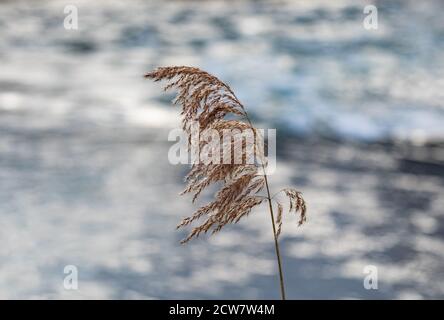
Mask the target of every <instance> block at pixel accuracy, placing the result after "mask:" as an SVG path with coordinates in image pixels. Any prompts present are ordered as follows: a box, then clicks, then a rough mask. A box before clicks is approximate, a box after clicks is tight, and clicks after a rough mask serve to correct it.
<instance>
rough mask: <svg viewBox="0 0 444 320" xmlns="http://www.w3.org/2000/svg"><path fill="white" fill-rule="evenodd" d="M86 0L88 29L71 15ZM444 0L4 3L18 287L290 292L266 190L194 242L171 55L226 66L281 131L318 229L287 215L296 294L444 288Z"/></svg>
mask: <svg viewBox="0 0 444 320" xmlns="http://www.w3.org/2000/svg"><path fill="white" fill-rule="evenodd" d="M68 4H74V5H76V6H77V8H78V13H79V29H78V30H65V29H64V27H63V20H64V18H65V16H66V14H64V7H65V6H66V5H68ZM367 4H374V5H376V6H377V8H378V10H379V21H378V22H379V27H378V29H377V30H366V29H365V28H364V27H363V24H362V22H363V19H364V17H365V15H364V14H363V8H364V6H365V5H367ZM443 9H444V2H442V1H439V0H436V1H432V0H428V1H401V0H399V1H396V0H393V1H376V0H375V1H372V2H368V1H355V0H341V1H328V0H322V1H319V0H316V1H314V0H310V1H229V2H222V1H123V0H122V1H115V0H113V1H77V0H73V1H43V0H41V1H30V0H29V1H0V61H1V62H0V243H1V245H0V298H3V299H10V298H26V299H29V298H35V299H47V298H49V299H54V298H68V299H70V298H83V299H96V298H108V299H111V298H117V299H158V298H160V299H165V298H191V299H197V298H232V299H236V298H259V299H262V298H271V299H274V298H279V291H278V282H277V281H278V280H277V272H276V262H275V260H274V247H273V241H272V233H271V228H270V220H269V216H268V213H267V211H266V209H265V207H264V208H263V209H260V210H256V211H255V212H254V214H252V215H250V217H249V218H248V219H245V220H243V221H242V222H241V223H239V224H238V225H235V226H228V227H226V228H225V229H224V232H221V233H220V234H218V235H217V236H215V237H213V238H211V239H208V240H207V239H198V240H196V241H193V242H191V243H189V244H188V245H186V246H181V245H180V244H179V240H180V239H181V238H182V237H183V236H184V235H185V232H184V231H182V232H180V231H175V226H176V224H177V223H178V222H179V221H180V220H181V218H182V217H184V216H186V215H188V214H190V213H191V212H193V209H195V206H193V205H191V204H190V199H189V198H187V197H179V196H178V195H177V194H178V193H179V192H180V191H181V190H182V187H183V183H182V177H183V175H184V173H185V172H186V170H187V167H186V166H172V165H170V164H169V163H168V159H167V152H168V149H169V147H170V145H171V143H170V142H168V141H167V135H168V131H169V130H170V129H172V128H174V127H176V126H177V125H178V113H179V112H178V110H177V108H174V107H171V106H170V99H171V97H172V96H171V95H165V94H164V93H163V92H162V91H161V88H160V86H159V85H156V84H152V83H150V82H149V81H146V80H144V79H143V78H142V75H143V74H144V73H145V72H147V71H149V70H151V69H152V68H154V67H156V66H162V65H192V66H197V67H200V68H202V69H205V70H207V71H209V72H211V73H213V74H215V75H216V76H218V77H219V78H221V79H222V80H223V81H226V82H228V83H229V84H230V86H231V87H232V88H233V89H234V91H235V92H236V93H237V95H238V97H239V98H240V100H241V101H243V102H244V104H245V105H246V106H247V108H248V110H249V111H250V113H251V114H252V116H253V118H254V121H255V122H256V123H258V124H259V126H260V127H268V128H277V129H278V131H277V132H278V146H277V147H278V150H279V151H278V156H279V157H278V165H277V172H276V173H275V174H274V175H273V176H272V177H271V180H272V188H274V189H277V188H278V187H282V186H287V185H295V186H296V187H297V188H298V189H300V190H302V191H303V192H304V195H305V198H306V200H307V201H308V206H309V213H308V214H309V219H308V223H307V224H306V225H304V226H303V227H301V228H297V227H296V225H297V217H295V216H286V217H284V228H283V235H282V236H281V243H282V251H283V255H284V271H285V277H286V283H287V291H288V293H287V294H288V296H289V298H307V299H308V298H327V299H355V298H358V299H362V298H366V299H380V298H383V299H412V298H418V299H419V298H443V297H444V283H443V276H444V212H443V207H444V198H443V197H442V196H443V191H444V147H443V146H444V145H443V143H442V142H443V141H444V125H443V124H444V107H443V103H442V101H443V98H444V50H443V49H444V23H443V17H442V12H444V10H443ZM210 196H211V195H210V194H207V195H206V197H207V198H206V200H208V199H210ZM66 265H75V266H77V268H78V270H79V290H74V291H69V290H66V289H64V287H63V279H64V276H65V274H64V273H63V268H64V267H65V266H66ZM367 265H375V266H377V267H378V276H379V282H378V290H366V289H365V288H364V287H363V279H364V276H365V274H364V273H363V270H364V268H365V266H367Z"/></svg>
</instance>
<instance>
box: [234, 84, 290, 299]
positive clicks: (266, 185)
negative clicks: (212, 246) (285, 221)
mask: <svg viewBox="0 0 444 320" xmlns="http://www.w3.org/2000/svg"><path fill="white" fill-rule="evenodd" d="M233 95H234V93H233ZM236 99H237V98H236ZM241 105H242V104H241ZM242 109H243V110H244V113H245V118H246V119H247V121H248V123H249V124H250V126H251V127H253V124H252V123H251V120H250V117H248V114H247V111H246V110H245V108H244V107H243V106H242ZM261 165H262V170H263V172H264V180H265V187H266V189H267V199H268V207H269V209H270V217H271V225H272V227H273V237H274V249H275V251H276V258H277V263H278V269H279V284H280V287H281V298H282V300H285V285H284V272H283V271H282V261H281V254H280V251H279V242H278V237H277V233H276V224H275V222H274V213H273V205H272V204H271V196H270V187H269V186H268V178H267V174H266V171H265V166H264V161H263V160H262V161H261Z"/></svg>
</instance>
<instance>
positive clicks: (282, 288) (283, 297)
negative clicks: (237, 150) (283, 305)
mask: <svg viewBox="0 0 444 320" xmlns="http://www.w3.org/2000/svg"><path fill="white" fill-rule="evenodd" d="M264 179H265V186H266V188H267V196H268V207H269V208H270V217H271V225H272V226H273V236H274V248H275V250H276V257H277V262H278V267H279V282H280V284H281V297H282V300H285V287H284V273H283V271H282V262H281V254H280V252H279V242H278V239H277V234H276V224H275V223H274V214H273V206H272V205H271V197H270V188H269V187H268V179H267V175H266V174H265V170H264Z"/></svg>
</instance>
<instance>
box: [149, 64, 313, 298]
mask: <svg viewBox="0 0 444 320" xmlns="http://www.w3.org/2000/svg"><path fill="white" fill-rule="evenodd" d="M145 77H146V78H150V79H153V80H154V81H161V80H166V81H167V82H168V83H167V85H166V87H165V90H168V89H173V88H174V89H176V90H177V92H178V93H177V96H176V98H175V99H174V103H175V104H179V105H181V106H182V112H181V116H182V129H183V130H184V131H185V132H186V133H187V135H188V143H189V145H192V144H193V143H194V144H197V145H198V146H199V147H200V148H199V150H203V148H204V147H205V145H206V144H208V141H194V139H195V137H194V136H193V132H192V131H193V123H194V124H196V123H197V126H198V129H199V130H201V131H204V130H208V129H211V130H216V132H222V131H224V130H226V129H237V130H241V131H242V130H251V131H252V132H253V135H254V136H255V137H257V136H258V135H260V132H259V131H258V130H257V129H256V128H254V127H253V125H252V123H251V121H250V118H249V117H248V115H247V112H246V110H245V108H244V106H243V105H242V103H241V102H240V101H239V99H238V98H237V97H236V95H235V94H234V92H233V91H232V90H231V88H230V87H229V86H228V85H227V84H225V83H223V82H222V81H220V80H219V79H218V78H216V77H215V76H213V75H211V74H209V73H207V72H205V71H202V70H200V69H198V68H193V67H186V66H175V67H161V68H157V69H156V70H154V71H152V72H150V73H147V74H146V75H145ZM227 118H228V119H227ZM236 139H239V138H238V137H237V138H236V137H234V138H233V139H229V140H228V141H225V140H224V142H223V143H222V149H223V148H229V149H230V150H234V152H233V153H232V154H230V155H231V159H229V160H231V161H228V163H227V161H223V162H222V163H219V162H216V163H209V164H205V163H201V162H196V163H192V166H191V170H190V172H189V173H188V174H187V176H186V178H185V180H186V182H187V186H186V188H185V190H184V191H183V192H182V194H186V193H190V194H193V202H194V201H195V200H196V199H197V197H198V196H199V195H200V194H201V192H202V191H204V189H206V188H208V187H209V186H210V185H216V184H220V185H221V187H220V189H219V190H218V191H217V192H216V194H215V197H214V200H213V201H211V202H210V203H208V204H206V205H204V206H202V207H200V208H199V209H198V210H197V211H196V212H194V213H193V214H192V215H191V216H189V217H186V218H184V219H183V220H182V221H181V222H180V224H179V225H178V226H177V228H182V227H185V226H188V225H190V224H192V223H194V222H197V221H198V220H203V221H202V222H201V223H200V224H199V225H198V226H196V227H194V228H193V229H192V230H191V232H190V233H189V235H188V236H187V237H186V238H185V239H183V240H182V241H181V243H187V242H188V241H189V240H191V239H193V238H196V237H198V236H199V235H201V234H202V233H207V232H211V234H214V233H216V232H219V231H220V230H221V229H222V228H223V227H224V226H226V225H227V224H229V223H237V222H238V221H239V220H240V219H242V218H243V217H245V216H247V215H248V214H249V213H250V212H251V210H252V209H253V208H254V207H256V206H258V205H260V204H262V203H264V202H268V207H269V211H270V216H271V222H272V228H273V236H274V242H275V250H276V257H277V262H278V268H279V276H280V287H281V296H282V299H285V288H284V278H283V271H282V264H281V256H280V252H279V244H278V237H279V235H280V234H281V230H282V215H283V208H284V207H283V205H282V204H281V203H280V202H279V201H278V199H277V198H276V195H277V194H279V193H281V194H283V195H285V196H286V197H287V198H288V200H289V212H294V213H297V214H299V225H301V224H302V223H304V222H305V221H306V205H305V201H304V199H303V198H302V194H301V192H299V191H297V190H295V189H290V188H285V189H282V190H281V191H279V192H278V193H276V194H275V195H274V196H270V194H271V193H270V189H269V185H268V178H267V174H266V170H265V166H266V163H267V162H266V158H265V155H264V153H263V149H264V146H263V145H261V143H258V142H257V141H258V140H260V139H255V140H254V145H253V150H254V154H253V156H257V155H259V161H253V162H252V161H248V160H251V159H250V158H251V157H252V154H251V153H248V152H247V149H248V146H247V145H246V142H245V141H241V143H240V144H239V143H238V142H239V141H236ZM236 151H237V152H240V153H241V155H242V161H241V163H238V162H239V161H238V162H236V161H234V159H233V154H236ZM199 152H201V151H199ZM225 160H226V159H225ZM264 192H265V194H262V193H264ZM272 202H274V203H275V205H277V217H276V219H275V217H274V213H273V203H272ZM276 225H277V227H276Z"/></svg>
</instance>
